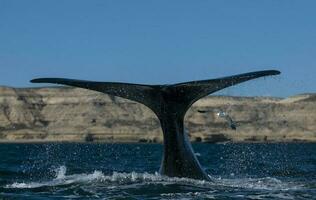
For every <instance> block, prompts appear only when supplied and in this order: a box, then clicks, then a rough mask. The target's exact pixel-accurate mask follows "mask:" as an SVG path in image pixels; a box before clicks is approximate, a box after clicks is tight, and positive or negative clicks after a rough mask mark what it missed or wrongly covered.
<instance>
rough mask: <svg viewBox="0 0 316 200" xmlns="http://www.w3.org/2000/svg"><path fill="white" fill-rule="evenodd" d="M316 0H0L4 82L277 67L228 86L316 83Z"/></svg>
mask: <svg viewBox="0 0 316 200" xmlns="http://www.w3.org/2000/svg"><path fill="white" fill-rule="evenodd" d="M315 8H316V1H313V0H304V1H301V0H292V1H285V0H283V1H281V0H265V1H254V0H248V1H244V0H239V1H235V0H231V1H226V0H219V1H211V0H208V1H206V0H199V1H193V0H192V1H187V0H181V1H180V0H179V1H176V0H173V1H164V0H159V1H153V0H135V1H128V0H125V1H122V0H113V1H112V0H102V1H101V0H100V1H97V0H95V1H81V0H67V1H41V0H38V1H34V0H28V1H23V0H20V1H16V0H0V75H1V76H0V85H7V86H15V87H33V86H39V85H35V84H31V83H29V80H30V79H32V78H38V77H66V78H76V79H86V80H98V81H117V82H133V83H145V84H164V83H176V82H184V81H191V80H197V79H209V78H216V77H220V76H227V75H232V74H238V73H244V72H248V71H256V70H263V69H278V70H280V71H281V72H282V75H281V76H279V77H271V78H266V79H261V80H255V81H251V82H248V83H244V84H241V85H240V86H235V87H233V88H230V89H226V90H225V91H223V92H222V93H221V94H225V95H247V96H252V95H260V96H263V95H268V96H290V95H295V94H298V93H306V92H316V79H315V74H316V12H315ZM40 86H44V85H40Z"/></svg>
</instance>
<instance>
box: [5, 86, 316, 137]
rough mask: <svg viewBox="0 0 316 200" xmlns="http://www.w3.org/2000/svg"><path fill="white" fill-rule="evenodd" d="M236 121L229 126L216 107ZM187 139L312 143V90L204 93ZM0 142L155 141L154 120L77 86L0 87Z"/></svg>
mask: <svg viewBox="0 0 316 200" xmlns="http://www.w3.org/2000/svg"><path fill="white" fill-rule="evenodd" d="M198 109H207V110H215V109H221V110H223V111H225V112H227V113H229V115H230V116H231V117H232V118H233V119H234V120H235V121H236V123H237V125H238V127H237V130H231V129H230V128H229V126H228V124H227V122H226V121H225V120H223V119H222V118H218V117H217V115H216V112H215V111H214V112H211V113H206V114H202V113H199V112H197V110H198ZM185 124H186V127H187V128H188V130H189V133H190V137H191V140H193V141H202V142H224V141H312V142H316V94H305V95H299V96H294V97H290V98H287V99H280V98H255V97H254V98H250V97H224V96H210V97H206V98H204V99H201V100H200V101H198V102H196V103H195V104H194V105H193V106H192V108H191V109H190V110H189V112H188V113H187V115H186V120H185ZM0 141H2V142H8V141H17V142H19V141H23V142H24V141H31V142H35V141H104V142H139V141H141V142H161V141H162V132H161V129H160V125H159V121H158V119H157V118H156V117H155V116H154V114H153V112H151V111H150V110H149V109H148V108H146V107H145V106H143V105H141V104H138V103H135V102H132V101H128V100H124V99H121V98H114V97H109V96H107V95H105V94H101V93H97V92H93V91H88V90H84V89H77V88H66V87H60V88H27V89H15V88H9V87H0Z"/></svg>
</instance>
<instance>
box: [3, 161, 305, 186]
mask: <svg viewBox="0 0 316 200" xmlns="http://www.w3.org/2000/svg"><path fill="white" fill-rule="evenodd" d="M66 172H67V168H66V166H60V167H59V168H57V169H56V170H55V173H56V177H55V178H54V179H53V180H50V181H43V182H30V183H25V182H22V183H17V182H16V183H13V184H10V185H7V186H6V188H39V187H46V186H48V187H50V186H60V185H68V184H73V183H90V182H92V183H95V182H101V183H102V184H104V185H106V186H108V188H115V187H120V186H124V185H129V184H134V183H144V184H148V183H152V184H162V185H171V184H182V185H192V186H195V187H201V188H204V189H211V188H214V187H216V186H224V187H235V188H246V189H257V190H295V189H300V188H301V187H302V186H298V185H293V184H290V183H284V182H282V181H280V180H278V179H276V178H271V177H266V178H235V177H234V178H229V179H227V178H221V177H218V178H214V177H211V176H210V178H211V180H212V181H202V180H194V179H188V178H170V177H167V176H162V175H160V174H158V173H154V174H149V173H146V172H145V173H136V172H131V173H119V172H113V174H112V175H104V174H103V173H102V172H101V171H94V172H93V173H90V174H86V173H83V174H73V175H66Z"/></svg>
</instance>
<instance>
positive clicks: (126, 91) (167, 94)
mask: <svg viewBox="0 0 316 200" xmlns="http://www.w3.org/2000/svg"><path fill="white" fill-rule="evenodd" d="M278 74H280V72H279V71H277V70H265V71H257V72H250V73H244V74H239V75H234V76H227V77H223V78H217V79H209V80H200V81H191V82H184V83H178V84H172V85H142V84H131V83H117V82H96V81H85V80H75V79H65V78H38V79H33V80H31V82H32V83H53V84H61V85H68V86H74V87H79V88H85V89H89V90H94V91H98V92H102V93H105V94H109V95H113V96H118V97H122V98H126V99H129V100H132V101H136V102H138V103H141V104H144V105H146V106H147V107H149V108H150V109H151V110H152V111H153V112H154V113H156V115H157V116H158V117H159V116H160V115H161V114H162V110H161V108H162V107H164V105H162V104H164V103H168V102H169V101H170V102H173V103H176V104H177V105H178V106H177V107H178V109H180V110H177V113H181V114H185V112H186V111H187V109H188V108H190V106H191V105H192V104H193V103H194V102H196V101H197V100H199V99H200V98H202V97H204V96H207V95H209V94H212V93H214V92H216V91H219V90H221V89H224V88H227V87H229V86H233V85H236V84H239V83H242V82H245V81H248V80H251V79H255V78H259V77H263V76H269V75H278Z"/></svg>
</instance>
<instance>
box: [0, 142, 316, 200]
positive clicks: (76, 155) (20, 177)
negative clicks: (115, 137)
mask: <svg viewBox="0 0 316 200" xmlns="http://www.w3.org/2000/svg"><path fill="white" fill-rule="evenodd" d="M193 148H194V150H195V152H196V154H197V156H198V159H199V161H200V163H201V164H202V166H203V167H205V169H206V171H207V173H208V174H209V176H210V178H211V181H200V180H193V179H187V178H169V177H165V176H161V175H159V173H158V170H159V166H160V162H161V157H162V145H161V144H95V143H45V144H0V199H316V144H308V143H289V144H284V143H282V144H278V143H273V144H259V143H258V144H244V143H242V144H230V143H227V144H202V143H196V144H193Z"/></svg>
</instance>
